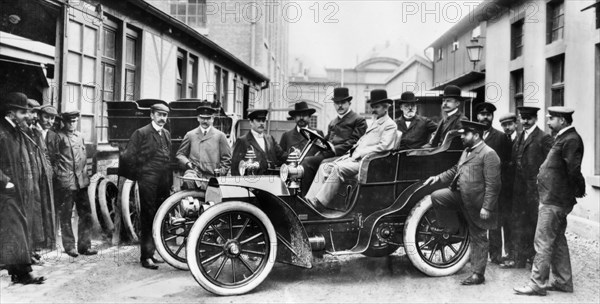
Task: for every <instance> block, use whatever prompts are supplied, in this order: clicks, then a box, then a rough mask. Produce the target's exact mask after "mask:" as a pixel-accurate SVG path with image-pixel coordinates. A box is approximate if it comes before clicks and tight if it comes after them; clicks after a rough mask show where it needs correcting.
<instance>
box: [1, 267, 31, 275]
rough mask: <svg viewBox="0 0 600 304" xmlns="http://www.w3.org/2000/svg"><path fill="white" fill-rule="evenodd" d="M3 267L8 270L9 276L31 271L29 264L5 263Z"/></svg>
mask: <svg viewBox="0 0 600 304" xmlns="http://www.w3.org/2000/svg"><path fill="white" fill-rule="evenodd" d="M4 268H6V270H8V274H9V275H11V276H17V277H20V276H24V275H26V274H28V273H30V272H31V271H32V269H31V264H12V265H6V266H5V267H4Z"/></svg>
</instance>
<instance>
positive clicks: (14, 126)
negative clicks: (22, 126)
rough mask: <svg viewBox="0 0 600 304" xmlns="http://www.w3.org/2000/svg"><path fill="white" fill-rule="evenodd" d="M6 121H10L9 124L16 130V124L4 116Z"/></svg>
mask: <svg viewBox="0 0 600 304" xmlns="http://www.w3.org/2000/svg"><path fill="white" fill-rule="evenodd" d="M4 119H6V121H8V123H9V124H10V125H11V126H12V127H13V128H16V127H17V125H15V123H14V122H13V121H12V120H11V119H10V118H8V117H6V116H4Z"/></svg>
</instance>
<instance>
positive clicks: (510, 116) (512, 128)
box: [498, 113, 519, 145]
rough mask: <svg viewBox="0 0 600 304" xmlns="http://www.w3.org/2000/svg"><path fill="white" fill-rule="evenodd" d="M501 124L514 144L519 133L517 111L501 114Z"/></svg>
mask: <svg viewBox="0 0 600 304" xmlns="http://www.w3.org/2000/svg"><path fill="white" fill-rule="evenodd" d="M498 120H499V121H500V126H502V130H504V134H505V135H506V136H507V137H508V140H509V141H510V144H511V145H512V144H514V143H515V141H516V139H517V136H518V135H519V134H518V133H519V132H517V115H515V113H507V114H504V115H502V116H500V119H498Z"/></svg>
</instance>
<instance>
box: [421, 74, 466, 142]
mask: <svg viewBox="0 0 600 304" xmlns="http://www.w3.org/2000/svg"><path fill="white" fill-rule="evenodd" d="M463 100H464V97H462V96H461V90H460V88H459V87H457V86H455V85H449V86H446V87H445V88H444V94H443V95H442V111H444V115H445V117H444V118H442V120H441V121H440V123H439V124H438V127H437V129H436V131H435V135H434V136H433V138H432V139H431V143H430V144H429V145H428V146H430V147H434V148H435V147H438V146H440V145H442V144H443V143H444V139H445V138H446V134H448V132H450V131H452V130H458V129H460V128H462V125H461V120H467V117H465V116H464V115H463V113H462V112H461V111H460V109H459V107H460V106H461V102H462V101H463ZM450 149H452V150H462V144H461V142H460V139H458V138H455V140H453V141H452V144H451V145H450Z"/></svg>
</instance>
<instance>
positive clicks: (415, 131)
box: [396, 92, 437, 150]
mask: <svg viewBox="0 0 600 304" xmlns="http://www.w3.org/2000/svg"><path fill="white" fill-rule="evenodd" d="M418 101H419V100H418V99H417V98H415V94H414V93H413V92H404V93H402V95H401V96H400V109H401V110H402V115H401V116H400V118H398V119H397V120H396V125H397V126H398V130H400V131H401V132H402V138H401V139H400V150H407V149H419V148H422V147H423V146H424V145H426V144H427V143H428V142H429V137H430V136H431V134H432V133H433V132H435V130H436V129H437V125H436V124H435V122H433V121H431V120H430V119H429V118H427V117H423V116H421V115H417V110H418V108H417V102H418Z"/></svg>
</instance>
